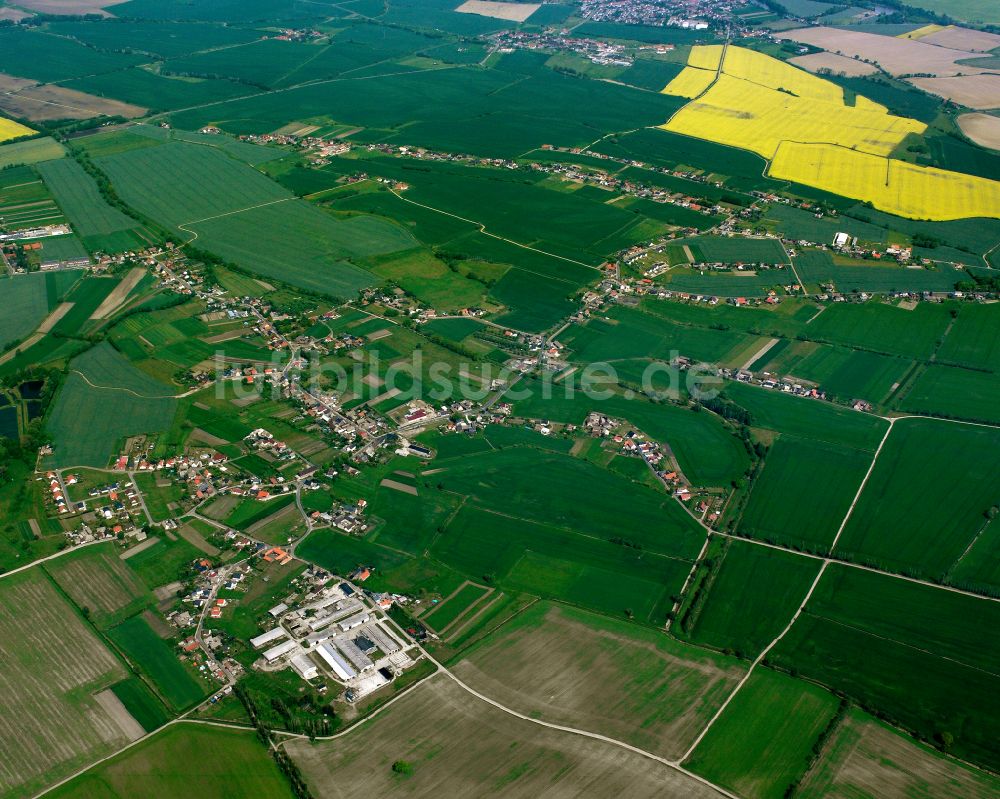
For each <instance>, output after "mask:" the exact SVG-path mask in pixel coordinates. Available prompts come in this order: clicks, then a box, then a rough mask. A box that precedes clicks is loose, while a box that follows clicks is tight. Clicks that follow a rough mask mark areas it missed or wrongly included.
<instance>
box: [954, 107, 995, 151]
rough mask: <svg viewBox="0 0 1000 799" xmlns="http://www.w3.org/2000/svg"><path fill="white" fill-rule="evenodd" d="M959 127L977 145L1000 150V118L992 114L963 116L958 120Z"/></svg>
mask: <svg viewBox="0 0 1000 799" xmlns="http://www.w3.org/2000/svg"><path fill="white" fill-rule="evenodd" d="M958 126H959V127H960V128H961V129H962V133H964V134H965V135H966V136H968V137H969V138H970V139H972V141H974V142H975V143H976V144H979V145H981V146H983V147H992V148H993V149H994V150H1000V117H995V116H991V115H990V114H962V116H960V117H959V118H958Z"/></svg>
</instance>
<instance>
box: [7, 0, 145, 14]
mask: <svg viewBox="0 0 1000 799" xmlns="http://www.w3.org/2000/svg"><path fill="white" fill-rule="evenodd" d="M124 2H125V0H23V2H21V0H19V1H18V5H19V6H21V7H23V8H30V9H31V10H32V11H37V12H39V13H40V14H65V15H67V16H79V15H83V14H99V15H100V16H102V17H111V16H114V15H113V14H111V13H109V12H108V11H105V9H106V8H108V7H109V6H116V5H118V4H119V3H124Z"/></svg>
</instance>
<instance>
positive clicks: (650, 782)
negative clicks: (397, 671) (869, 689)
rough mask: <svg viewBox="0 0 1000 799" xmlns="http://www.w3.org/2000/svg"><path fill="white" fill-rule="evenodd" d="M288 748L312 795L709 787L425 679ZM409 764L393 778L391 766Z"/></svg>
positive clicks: (675, 792)
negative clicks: (376, 709)
mask: <svg viewBox="0 0 1000 799" xmlns="http://www.w3.org/2000/svg"><path fill="white" fill-rule="evenodd" d="M286 751H287V752H288V753H289V754H290V755H291V756H292V758H293V760H295V762H296V763H297V764H298V765H299V767H300V768H301V769H302V774H303V776H304V777H305V780H306V782H307V783H308V785H309V787H310V788H311V789H312V792H313V794H314V795H316V796H332V795H337V796H339V797H342V798H343V799H348V798H349V797H358V798H359V799H367V797H371V796H382V797H391V796H397V795H399V796H402V795H405V796H408V797H415V798H416V799H421V798H422V797H426V799H438V797H440V796H442V795H443V794H447V795H449V796H477V797H482V796H496V795H502V796H516V797H534V796H542V795H544V796H545V797H546V799H564V797H567V798H568V797H580V796H619V795H621V796H629V797H636V798H641V797H663V796H685V797H691V799H702V797H704V798H705V799H708V797H715V796H717V794H716V793H715V791H713V790H712V789H710V788H708V787H707V786H704V785H702V784H701V783H699V782H696V781H695V780H692V779H691V778H689V777H687V776H685V775H683V774H680V773H678V772H676V771H674V770H672V769H669V768H667V767H665V766H662V765H660V764H658V763H656V762H654V761H652V760H649V759H647V758H644V757H641V756H640V755H635V754H632V753H631V752H628V751H625V750H622V749H621V748H619V747H617V746H613V745H610V744H605V743H602V742H600V741H594V740H591V739H587V738H583V737H581V736H577V735H571V734H568V733H563V732H559V731H557V730H550V729H546V728H544V727H541V726H539V725H536V724H532V723H531V722H530V721H525V720H522V719H518V718H515V717H513V716H510V715H508V714H506V713H504V712H503V711H501V710H498V709H497V708H494V707H491V706H490V705H488V704H486V703H484V702H482V701H480V700H477V699H475V698H473V697H471V696H470V695H469V694H468V693H466V692H465V691H463V690H462V689H461V688H460V687H459V686H457V685H455V683H453V682H452V681H451V680H449V679H448V678H447V677H444V676H439V677H432V678H431V679H429V680H427V681H426V682H424V683H423V684H422V685H420V686H419V687H417V688H415V689H414V690H413V691H412V693H410V694H409V695H407V696H405V697H404V698H403V699H401V700H400V701H399V702H397V703H396V704H395V705H393V707H392V708H391V709H390V710H388V711H387V712H385V713H383V714H382V715H380V716H378V717H377V718H375V719H374V720H373V721H371V722H370V723H368V724H365V725H363V726H361V727H359V728H358V729H357V730H356V731H355V732H353V733H351V734H350V735H347V736H345V737H343V738H338V739H337V740H336V741H329V742H323V743H318V744H310V743H308V742H306V741H298V740H296V741H293V742H291V743H289V744H287V745H286ZM397 759H402V760H405V761H406V762H408V763H410V764H412V767H413V771H412V774H411V775H409V776H408V777H407V778H405V779H400V778H399V777H398V775H396V774H394V773H393V771H392V763H393V762H394V761H395V760H397Z"/></svg>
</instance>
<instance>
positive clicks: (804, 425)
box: [723, 383, 886, 451]
mask: <svg viewBox="0 0 1000 799" xmlns="http://www.w3.org/2000/svg"><path fill="white" fill-rule="evenodd" d="M723 393H724V396H726V397H728V398H729V399H731V400H732V401H733V402H735V403H736V404H737V405H740V406H741V407H743V408H746V409H747V410H748V411H750V413H751V415H752V416H753V422H752V426H754V427H761V428H764V429H767V430H772V431H774V432H777V433H782V434H787V435H792V436H796V437H797V438H805V439H812V440H814V441H821V442H826V443H831V444H843V445H846V446H848V447H852V448H854V449H862V450H868V451H874V450H875V448H876V447H877V446H878V443H879V441H880V440H881V438H882V436H883V434H884V433H885V430H886V423H885V422H884V421H883V420H882V419H879V418H878V417H876V416H872V415H869V414H862V413H855V412H853V411H849V410H847V409H846V408H840V407H837V406H836V405H833V404H832V403H828V402H816V401H815V400H809V399H804V398H802V397H792V396H788V395H787V394H782V393H779V392H777V391H768V390H767V389H763V388H758V387H756V386H749V385H746V384H745V383H727V384H726V388H725V391H724V392H723Z"/></svg>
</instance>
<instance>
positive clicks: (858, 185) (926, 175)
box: [662, 26, 1000, 220]
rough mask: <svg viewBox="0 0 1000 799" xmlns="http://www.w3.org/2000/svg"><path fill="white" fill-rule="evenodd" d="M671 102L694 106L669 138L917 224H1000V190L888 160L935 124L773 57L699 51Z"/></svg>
mask: <svg viewBox="0 0 1000 799" xmlns="http://www.w3.org/2000/svg"><path fill="white" fill-rule="evenodd" d="M934 27H935V26H928V27H927V29H926V30H922V31H921V32H915V33H918V34H920V33H922V34H929V33H932V32H934V31H933V30H931V28H934ZM723 52H724V55H723ZM720 58H721V65H720ZM663 93H664V94H673V95H676V96H679V97H690V98H694V99H692V100H691V102H689V103H688V104H687V105H685V106H684V107H683V108H682V109H681V110H680V111H678V112H677V113H676V114H674V116H673V117H671V119H670V120H669V121H668V122H667V123H665V124H664V125H662V127H663V128H664V129H666V130H669V131H672V132H674V133H682V134H685V135H687V136H694V137H696V138H699V139H707V140H708V141H714V142H718V143H720V144H728V145H730V146H732V147H739V148H740V149H743V150H751V151H753V152H755V153H759V154H760V155H762V156H764V157H765V158H767V159H769V160H770V161H771V165H770V168H769V169H770V175H771V176H772V177H775V178H779V179H784V180H793V181H795V182H797V183H802V184H804V185H807V186H814V187H816V188H820V189H824V190H826V191H829V192H832V193H834V194H840V195H842V196H844V197H852V198H854V199H858V200H864V201H868V202H871V203H872V204H873V205H874V206H875V207H876V208H879V209H881V210H883V211H888V212H890V213H893V214H898V215H900V216H906V217H910V218H913V219H934V220H946V219H962V218H966V217H974V216H989V217H1000V182H998V181H995V180H988V179H986V178H980V177H973V176H970V175H965V174H962V173H958V172H949V171H947V170H944V169H934V168H930V167H921V166H916V165H913V164H910V163H907V162H904V161H898V160H892V159H890V158H889V157H888V156H890V155H891V154H892V152H893V151H894V150H895V149H896V147H897V146H899V144H900V143H901V142H902V141H903V140H904V139H905V138H906V137H907V136H908V135H910V134H911V133H915V134H921V133H923V132H924V131H925V130H926V129H927V126H926V125H925V124H923V123H922V122H918V121H917V120H915V119H908V118H906V117H897V116H893V115H892V114H890V113H889V110H888V109H887V108H886V107H885V106H884V105H882V104H880V103H876V102H874V101H873V100H870V99H868V98H867V97H863V96H861V95H857V96H856V97H855V98H854V104H853V105H847V103H846V102H845V99H844V91H843V89H841V88H840V87H839V86H837V85H836V84H834V83H832V82H830V81H828V80H825V79H823V78H821V77H819V76H817V75H812V74H810V73H808V72H805V71H803V70H800V69H798V68H797V67H794V66H792V65H790V64H787V63H785V62H783V61H779V60H778V59H775V58H771V57H770V56H768V55H764V54H763V53H758V52H756V51H753V50H747V49H745V48H742V47H727V48H725V50H724V51H723V48H722V47H721V46H719V45H712V46H709V47H693V48H691V54H690V56H689V58H688V64H687V67H685V69H684V70H683V71H682V72H681V73H680V74H679V75H678V76H677V77H676V78H674V80H672V81H671V82H670V84H669V85H668V86H667V87H666V88H665V89H664V90H663Z"/></svg>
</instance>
